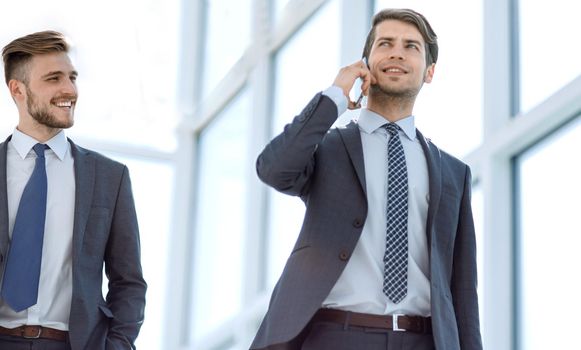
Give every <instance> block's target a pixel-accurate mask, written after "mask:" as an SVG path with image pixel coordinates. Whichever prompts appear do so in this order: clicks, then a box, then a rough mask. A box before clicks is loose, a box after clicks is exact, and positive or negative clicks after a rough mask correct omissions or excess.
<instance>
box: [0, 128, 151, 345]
mask: <svg viewBox="0 0 581 350" xmlns="http://www.w3.org/2000/svg"><path fill="white" fill-rule="evenodd" d="M9 140H10V137H9V138H8V139H7V140H6V141H5V142H2V143H0V280H1V277H2V275H3V274H4V268H5V267H6V264H5V262H6V258H5V257H6V254H7V253H8V247H9V237H8V199H7V195H6V190H7V183H6V152H7V144H8V141H9ZM69 142H70V144H71V150H72V156H73V158H74V171H75V185H76V190H75V217H74V225H73V257H72V258H73V294H72V301H71V313H70V319H69V336H70V342H71V348H72V349H73V350H85V349H86V350H101V349H103V350H105V349H107V350H121V349H124V350H126V349H132V348H135V346H134V342H135V338H136V337H137V334H138V333H139V328H140V327H141V324H142V323H143V312H144V308H145V290H146V288H147V286H146V283H145V281H144V280H143V275H142V271H141V260H140V254H141V253H140V243H139V230H138V227H137V216H136V213H135V206H134V202H133V195H132V191H131V182H130V180H129V173H128V170H127V167H126V166H124V165H123V164H120V163H118V162H115V161H113V160H111V159H109V158H106V157H104V156H102V155H100V154H98V153H96V152H92V151H89V150H86V149H84V148H81V147H79V146H77V145H75V144H74V143H73V142H72V141H70V140H69ZM103 264H105V272H106V274H107V277H108V279H109V292H108V293H107V297H106V299H104V298H103V294H102V292H101V291H102V285H103Z"/></svg>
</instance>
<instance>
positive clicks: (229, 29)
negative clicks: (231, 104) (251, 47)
mask: <svg viewBox="0 0 581 350" xmlns="http://www.w3.org/2000/svg"><path fill="white" fill-rule="evenodd" d="M205 2H206V6H207V8H206V13H207V15H206V17H205V18H206V39H205V42H206V49H205V50H204V69H203V72H204V73H203V74H204V85H203V88H202V94H203V95H204V96H207V95H208V93H210V92H211V91H212V90H213V89H214V88H215V87H216V86H217V85H218V83H219V82H220V81H221V80H222V78H224V76H225V75H226V73H228V71H229V70H230V69H232V68H233V66H234V64H235V63H236V61H238V59H239V58H240V57H241V56H242V54H243V53H244V50H245V49H246V47H247V46H248V43H249V42H250V30H251V25H250V24H251V22H250V19H251V15H252V12H251V10H252V1H249V0H205Z"/></svg>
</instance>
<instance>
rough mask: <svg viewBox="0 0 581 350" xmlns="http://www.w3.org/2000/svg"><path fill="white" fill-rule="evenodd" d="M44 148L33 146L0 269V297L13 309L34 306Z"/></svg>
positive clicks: (43, 202) (43, 210)
mask: <svg viewBox="0 0 581 350" xmlns="http://www.w3.org/2000/svg"><path fill="white" fill-rule="evenodd" d="M47 148H48V146H46V145H43V144H40V143H37V144H36V145H35V146H34V147H33V149H34V152H36V155H37V157H36V162H35V165H34V170H33V172H32V175H31V176H30V179H29V180H28V182H27V183H26V187H25V188H24V191H23V192H22V197H21V198H20V204H19V205H18V212H17V213H16V220H15V222H14V229H13V230H12V242H11V244H10V251H9V253H8V259H7V262H6V270H5V271H4V280H3V282H2V297H3V298H4V301H5V302H6V303H7V304H8V305H10V307H11V308H12V309H13V310H14V311H16V312H20V311H22V310H25V309H27V308H29V307H31V306H32V305H35V304H36V302H37V299H38V280H39V277H40V263H41V260H42V242H43V239H44V222H45V219H46V192H47V180H46V165H45V159H44V150H45V149H47Z"/></svg>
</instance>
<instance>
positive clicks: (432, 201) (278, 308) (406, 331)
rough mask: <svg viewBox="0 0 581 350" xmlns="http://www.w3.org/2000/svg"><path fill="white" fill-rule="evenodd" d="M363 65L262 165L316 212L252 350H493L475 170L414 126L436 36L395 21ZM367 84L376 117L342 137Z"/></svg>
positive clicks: (364, 118) (387, 14) (395, 15)
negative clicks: (357, 93)
mask: <svg viewBox="0 0 581 350" xmlns="http://www.w3.org/2000/svg"><path fill="white" fill-rule="evenodd" d="M363 57H364V58H365V60H362V61H359V62H356V63H354V64H351V65H349V66H346V67H344V68H342V69H341V70H340V71H339V73H338V75H337V77H336V79H335V81H334V83H333V85H332V86H331V87H330V88H329V89H327V90H325V91H323V92H322V93H319V94H317V95H316V96H315V97H314V98H313V99H312V100H311V101H310V102H309V104H308V105H307V106H306V107H305V109H304V110H303V111H302V112H301V113H300V114H299V115H298V116H297V117H296V118H295V119H294V120H293V121H292V122H291V123H290V124H288V125H287V126H286V127H285V129H284V131H283V132H282V133H281V134H280V135H278V136H277V137H275V138H274V139H273V140H272V141H271V142H270V143H269V144H268V145H267V146H266V147H265V149H264V150H263V152H262V153H261V154H260V156H259V157H258V160H257V171H258V175H259V177H260V178H261V179H262V180H263V181H264V182H265V183H267V184H268V185H270V186H272V187H273V188H275V189H277V190H279V191H281V192H283V193H286V194H289V195H295V196H299V197H300V198H301V199H302V200H303V201H304V203H305V205H306V213H305V217H304V222H303V226H302V228H301V231H300V234H299V236H298V239H297V242H296V244H295V247H294V249H293V251H292V252H291V255H290V257H289V258H288V261H287V263H286V266H285V268H284V271H283V273H282V276H281V277H280V280H279V281H278V283H277V285H276V287H275V289H274V292H273V294H272V298H271V301H270V305H269V309H268V312H267V313H266V316H265V318H264V320H263V322H262V325H261V326H260V329H259V330H258V333H257V335H256V337H255V339H254V342H253V344H252V346H251V349H308V350H314V349H317V350H327V349H328V350H331V349H332V350H347V349H357V350H375V349H377V350H379V349H382V350H385V349H388V350H396V349H397V350H411V349H414V350H418V349H426V350H427V349H441V350H460V349H462V350H481V349H482V342H481V336H480V329H479V328H480V327H479V316H478V299H477V294H476V281H477V278H476V244H475V233H474V223H473V219H472V211H471V205H470V186H471V176H470V169H469V168H468V166H467V165H466V164H464V163H463V162H461V161H460V160H458V159H456V158H454V157H452V156H451V155H449V154H447V153H446V152H444V151H442V150H440V149H439V148H437V147H436V146H435V145H434V144H433V143H432V142H431V141H430V140H429V139H426V138H425V137H424V136H423V135H422V134H421V133H420V132H419V130H417V129H416V128H415V120H414V116H413V115H412V111H413V106H414V103H415V100H416V96H417V95H418V93H419V91H420V89H421V87H422V85H423V84H424V83H430V82H431V81H432V78H433V76H434V70H435V63H436V61H437V58H438V45H437V37H436V34H435V33H434V31H433V29H432V28H431V26H430V24H429V23H428V21H427V20H426V19H425V18H424V16H422V15H421V14H419V13H417V12H415V11H412V10H407V9H401V10H400V9H387V10H383V11H381V12H379V13H378V14H376V15H375V17H374V18H373V26H372V28H371V31H370V33H369V35H368V37H367V42H366V44H365V48H364V52H363ZM357 79H362V81H363V83H362V91H363V94H365V95H368V104H367V108H365V109H362V110H361V114H360V116H359V119H358V120H357V121H355V122H351V123H350V124H348V125H346V126H344V127H338V128H331V126H332V124H333V123H334V122H335V121H336V119H337V117H338V116H339V115H340V114H342V113H343V112H344V111H345V110H346V109H347V108H350V109H355V108H358V107H359V106H358V103H356V102H352V101H350V99H349V91H350V90H351V88H352V86H353V85H354V82H355V81H356V80H357ZM443 127H452V126H450V125H446V126H443Z"/></svg>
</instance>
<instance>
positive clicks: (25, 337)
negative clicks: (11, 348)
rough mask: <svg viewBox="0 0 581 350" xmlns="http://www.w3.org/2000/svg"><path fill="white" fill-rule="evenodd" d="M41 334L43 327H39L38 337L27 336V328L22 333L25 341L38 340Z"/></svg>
mask: <svg viewBox="0 0 581 350" xmlns="http://www.w3.org/2000/svg"><path fill="white" fill-rule="evenodd" d="M41 334H42V327H40V326H38V333H37V334H36V335H33V336H29V335H27V334H26V328H24V329H23V331H22V338H24V339H38V338H40V335H41Z"/></svg>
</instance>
